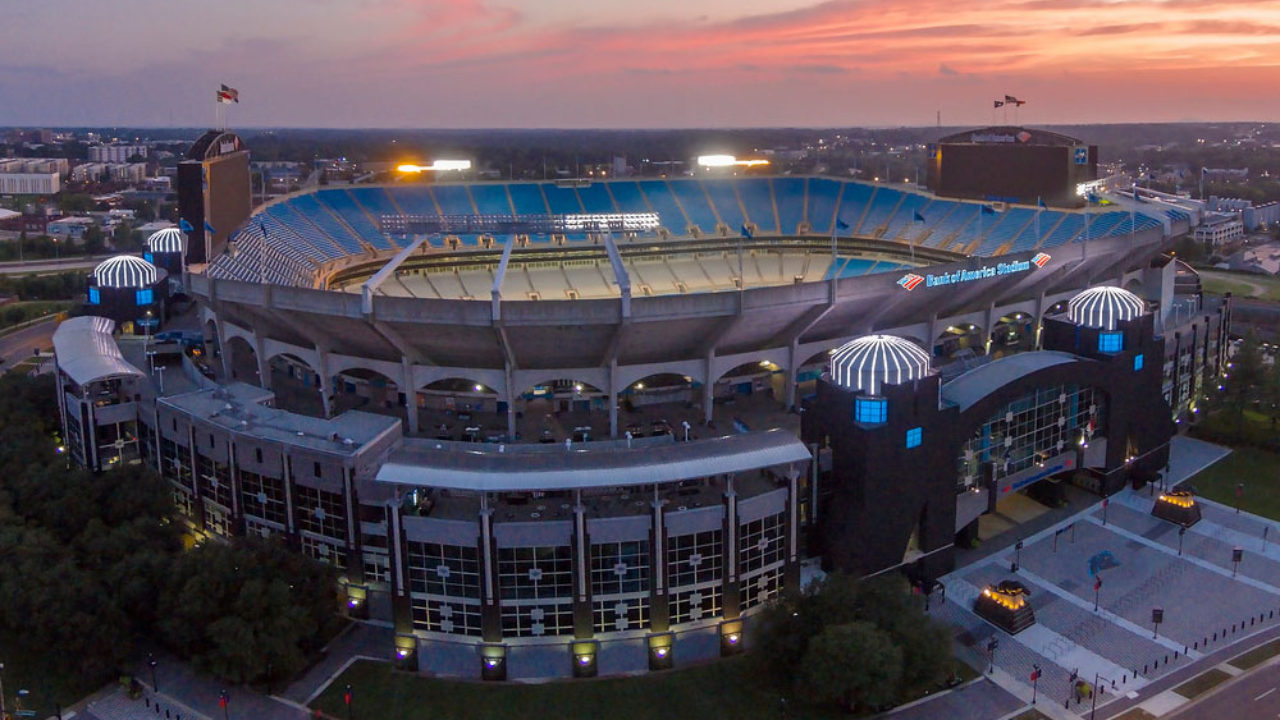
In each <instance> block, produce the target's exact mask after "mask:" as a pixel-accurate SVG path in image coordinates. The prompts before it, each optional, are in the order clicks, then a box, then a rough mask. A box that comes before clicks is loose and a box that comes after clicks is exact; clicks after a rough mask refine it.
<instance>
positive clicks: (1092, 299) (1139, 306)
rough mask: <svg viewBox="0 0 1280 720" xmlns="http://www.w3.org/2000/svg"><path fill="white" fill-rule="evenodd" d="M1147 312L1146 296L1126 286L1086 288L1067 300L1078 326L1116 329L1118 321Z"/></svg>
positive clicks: (1070, 314) (1070, 316)
mask: <svg viewBox="0 0 1280 720" xmlns="http://www.w3.org/2000/svg"><path fill="white" fill-rule="evenodd" d="M1146 311H1147V304H1146V303H1145V302H1143V301H1142V298H1140V297H1138V296H1137V295H1134V294H1133V293H1131V292H1129V291H1128V290H1125V289H1124V288H1118V287H1112V286H1110V285H1104V286H1101V287H1094V288H1089V289H1088V290H1085V291H1084V292H1082V293H1080V294H1079V295H1076V296H1075V297H1073V298H1071V300H1069V301H1067V317H1069V318H1071V322H1073V323H1075V324H1076V325H1083V326H1085V327H1091V328H1099V329H1102V330H1115V329H1116V325H1117V324H1118V323H1122V322H1126V321H1128V320H1132V319H1134V318H1136V317H1138V316H1139V315H1141V314H1142V313H1144V312H1146Z"/></svg>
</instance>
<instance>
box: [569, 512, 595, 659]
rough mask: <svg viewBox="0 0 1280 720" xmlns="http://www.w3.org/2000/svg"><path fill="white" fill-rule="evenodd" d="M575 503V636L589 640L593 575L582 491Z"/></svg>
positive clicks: (592, 623) (593, 625)
mask: <svg viewBox="0 0 1280 720" xmlns="http://www.w3.org/2000/svg"><path fill="white" fill-rule="evenodd" d="M573 495H574V501H573V569H574V573H573V584H574V594H573V634H574V637H576V638H589V637H591V635H592V634H593V629H594V627H595V623H594V622H592V621H593V620H594V618H593V613H592V611H591V575H590V570H591V568H590V565H589V564H588V562H589V561H588V559H587V543H588V542H590V538H588V537H587V515H586V512H587V508H586V506H585V505H583V504H582V491H581V490H575V491H574V494H573Z"/></svg>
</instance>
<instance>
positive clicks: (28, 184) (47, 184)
mask: <svg viewBox="0 0 1280 720" xmlns="http://www.w3.org/2000/svg"><path fill="white" fill-rule="evenodd" d="M61 190H62V178H61V177H60V176H59V175H58V173H56V172H6V171H4V170H2V169H0V195H54V194H56V193H58V192H60V191H61Z"/></svg>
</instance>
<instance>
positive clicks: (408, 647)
mask: <svg viewBox="0 0 1280 720" xmlns="http://www.w3.org/2000/svg"><path fill="white" fill-rule="evenodd" d="M395 648H396V649H395V657H393V658H392V662H393V663H394V664H395V667H396V669H398V670H417V669H418V639H417V638H416V637H414V636H413V635H396V645H395Z"/></svg>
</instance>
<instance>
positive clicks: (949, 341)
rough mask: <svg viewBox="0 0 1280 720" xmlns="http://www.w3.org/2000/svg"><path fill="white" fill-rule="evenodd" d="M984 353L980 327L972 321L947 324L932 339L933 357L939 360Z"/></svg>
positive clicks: (943, 360)
mask: <svg viewBox="0 0 1280 720" xmlns="http://www.w3.org/2000/svg"><path fill="white" fill-rule="evenodd" d="M985 354H986V338H985V337H984V335H983V332H982V328H980V327H978V326H977V325H974V324H973V323H960V324H958V325H948V326H947V327H946V328H945V329H944V330H943V331H942V333H941V334H940V335H938V337H936V338H934V340H933V357H934V359H935V360H939V361H941V362H952V361H961V360H967V359H970V358H975V357H980V356H982V355H985Z"/></svg>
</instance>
